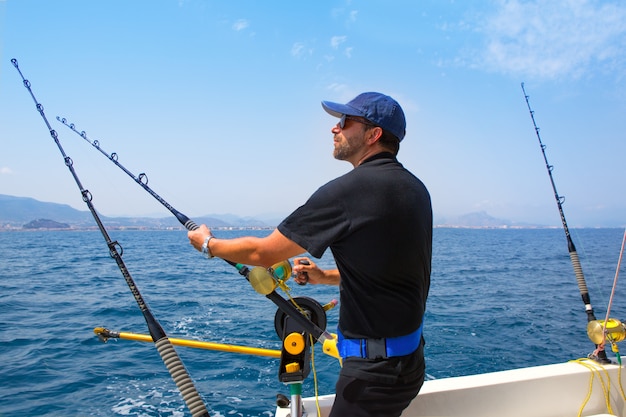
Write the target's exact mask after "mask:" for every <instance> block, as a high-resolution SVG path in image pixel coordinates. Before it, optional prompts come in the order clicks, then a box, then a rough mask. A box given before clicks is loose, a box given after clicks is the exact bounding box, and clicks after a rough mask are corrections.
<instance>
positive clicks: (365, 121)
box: [339, 114, 378, 129]
mask: <svg viewBox="0 0 626 417" xmlns="http://www.w3.org/2000/svg"><path fill="white" fill-rule="evenodd" d="M346 120H352V121H353V122H357V123H361V124H363V125H366V126H372V127H378V125H376V124H374V123H372V122H370V121H367V120H363V119H359V118H356V117H352V116H348V115H347V114H344V115H342V116H341V119H339V127H340V128H341V129H343V128H344V126H345V125H346Z"/></svg>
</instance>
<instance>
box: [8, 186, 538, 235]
mask: <svg viewBox="0 0 626 417" xmlns="http://www.w3.org/2000/svg"><path fill="white" fill-rule="evenodd" d="M98 215H99V217H100V219H101V220H102V223H103V224H104V225H105V226H106V227H110V228H123V229H146V230H154V229H157V230H158V229H183V228H184V227H183V226H182V225H181V224H180V223H179V222H178V220H176V218H175V217H174V216H167V217H159V218H153V217H106V216H102V215H100V214H98ZM193 220H194V221H195V222H196V223H197V224H202V223H204V224H206V225H207V226H209V227H211V228H213V229H220V228H222V229H223V228H242V229H265V228H273V227H275V226H276V225H277V224H278V222H279V220H269V221H268V220H259V219H256V218H254V217H239V216H235V215H232V214H219V215H218V214H212V215H206V216H202V217H198V218H194V219H193ZM434 223H435V226H436V227H462V228H522V227H543V226H540V225H531V224H516V223H515V222H512V221H509V220H505V219H498V218H495V217H492V216H490V215H489V214H487V213H486V212H476V213H468V214H465V215H463V216H459V217H454V218H447V219H443V218H439V219H435V222H434ZM93 228H96V223H95V221H94V219H93V216H92V215H91V212H89V211H87V210H85V211H82V210H76V209H74V208H72V207H70V206H69V205H67V204H58V203H49V202H42V201H39V200H35V199H33V198H29V197H15V196H10V195H3V194H0V231H2V230H16V229H17V230H22V229H93Z"/></svg>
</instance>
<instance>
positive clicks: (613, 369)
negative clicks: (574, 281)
mask: <svg viewBox="0 0 626 417" xmlns="http://www.w3.org/2000/svg"><path fill="white" fill-rule="evenodd" d="M584 363H586V364H588V365H589V366H591V367H593V371H592V370H591V369H589V368H588V367H586V366H583V365H581V364H580V363H577V362H574V361H573V362H567V363H562V364H555V365H544V366H536V367H530V368H522V369H515V370H510V371H502V372H493V373H488V374H480V375H470V376H462V377H454V378H444V379H437V380H431V381H426V382H425V383H424V386H423V387H422V390H421V391H420V393H419V395H418V396H417V398H415V400H413V402H412V403H411V405H410V406H409V407H408V408H407V409H406V410H405V411H404V413H403V414H402V416H403V417H461V416H462V417H576V416H581V417H592V416H593V417H606V416H618V417H626V407H625V400H624V396H623V389H622V387H621V381H620V380H619V376H621V375H620V374H621V373H620V372H619V367H618V366H617V365H605V366H602V367H600V366H599V365H597V364H595V363H594V362H591V361H585V362H584ZM588 396H589V400H588V401H587V402H586V404H585V401H586V399H587V397H588ZM333 399H334V395H325V396H320V397H319V398H318V401H319V406H320V410H321V414H320V416H319V417H327V416H328V413H329V411H330V407H331V406H332V402H333ZM302 404H303V407H304V410H305V413H304V416H306V417H313V416H318V413H317V406H316V401H315V398H304V399H303V401H302ZM583 406H584V408H583ZM581 410H582V411H581ZM290 414H291V410H290V409H280V408H278V409H277V410H276V417H287V416H289V415H290Z"/></svg>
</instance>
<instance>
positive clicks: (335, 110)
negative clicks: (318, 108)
mask: <svg viewBox="0 0 626 417" xmlns="http://www.w3.org/2000/svg"><path fill="white" fill-rule="evenodd" d="M322 107H323V108H324V110H326V112H327V113H328V114H330V115H332V116H335V117H341V116H343V115H344V114H345V115H348V116H359V117H364V118H366V119H367V120H369V121H370V122H372V123H374V124H376V125H377V126H380V127H382V128H383V130H386V131H388V132H390V133H391V134H393V135H394V136H395V137H397V138H398V140H400V141H401V140H402V139H404V135H405V134H406V119H405V118H404V111H402V107H400V105H399V104H398V102H397V101H395V100H394V99H392V98H391V97H389V96H386V95H384V94H381V93H362V94H359V95H358V96H356V97H355V98H353V99H352V100H350V101H349V102H348V103H346V104H339V103H333V102H331V101H322Z"/></svg>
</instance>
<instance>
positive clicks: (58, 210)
mask: <svg viewBox="0 0 626 417" xmlns="http://www.w3.org/2000/svg"><path fill="white" fill-rule="evenodd" d="M98 216H99V217H100V219H101V220H102V223H103V224H104V225H105V226H106V227H110V228H124V229H130V228H132V229H184V227H183V225H181V224H180V223H179V222H178V220H177V219H176V218H175V217H174V216H167V217H160V218H153V217H107V216H103V215H101V214H100V213H98ZM193 220H194V221H195V222H196V223H197V224H203V223H204V224H206V225H207V226H209V227H211V228H213V229H223V228H255V229H256V228H259V229H262V228H271V227H273V226H275V224H268V222H267V221H262V220H259V219H255V218H252V217H238V216H235V215H231V214H224V215H206V216H202V217H197V218H194V219H193ZM95 227H97V226H96V223H95V221H94V218H93V216H92V214H91V212H90V211H88V210H85V211H82V210H76V209H75V208H72V207H70V206H69V205H67V204H58V203H49V202H43V201H39V200H35V199H34V198H29V197H15V196H10V195H4V194H0V230H14V229H93V228H95Z"/></svg>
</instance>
